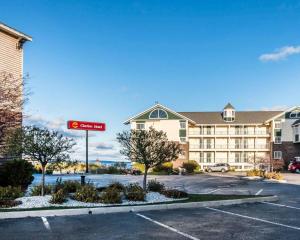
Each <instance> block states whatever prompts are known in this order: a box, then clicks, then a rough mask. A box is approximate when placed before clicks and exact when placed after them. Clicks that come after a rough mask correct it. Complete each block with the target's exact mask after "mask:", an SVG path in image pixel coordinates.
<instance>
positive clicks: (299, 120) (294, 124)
mask: <svg viewBox="0 0 300 240" xmlns="http://www.w3.org/2000/svg"><path fill="white" fill-rule="evenodd" d="M297 125H300V119H298V120H297V121H295V122H294V123H293V124H292V126H297Z"/></svg>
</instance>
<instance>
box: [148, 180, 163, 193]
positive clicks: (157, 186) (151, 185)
mask: <svg viewBox="0 0 300 240" xmlns="http://www.w3.org/2000/svg"><path fill="white" fill-rule="evenodd" d="M147 189H148V191H150V192H162V191H163V190H164V189H165V185H164V184H163V183H160V182H158V181H156V179H154V180H150V181H148V186H147Z"/></svg>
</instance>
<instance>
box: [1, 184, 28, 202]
mask: <svg viewBox="0 0 300 240" xmlns="http://www.w3.org/2000/svg"><path fill="white" fill-rule="evenodd" d="M22 196H23V192H22V189H21V187H12V186H8V187H0V200H14V199H16V198H19V197H22Z"/></svg>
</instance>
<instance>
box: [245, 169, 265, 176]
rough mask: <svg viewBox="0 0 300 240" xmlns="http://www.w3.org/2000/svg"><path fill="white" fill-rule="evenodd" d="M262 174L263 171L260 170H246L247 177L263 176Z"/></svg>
mask: <svg viewBox="0 0 300 240" xmlns="http://www.w3.org/2000/svg"><path fill="white" fill-rule="evenodd" d="M263 175H264V172H263V171H262V170H258V169H252V170H250V171H247V176H248V177H263Z"/></svg>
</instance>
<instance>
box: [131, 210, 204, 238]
mask: <svg viewBox="0 0 300 240" xmlns="http://www.w3.org/2000/svg"><path fill="white" fill-rule="evenodd" d="M136 215H137V216H139V217H141V218H144V219H146V220H148V221H150V222H153V223H155V224H157V225H159V226H161V227H164V228H166V229H169V230H171V231H173V232H176V233H178V234H180V235H182V236H184V237H186V238H188V239H192V240H200V239H199V238H196V237H193V236H191V235H189V234H186V233H184V232H181V231H179V230H177V229H176V228H172V227H170V226H168V225H165V224H163V223H161V222H158V221H155V220H153V219H151V218H149V217H146V216H145V215H142V214H139V213H136Z"/></svg>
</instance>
